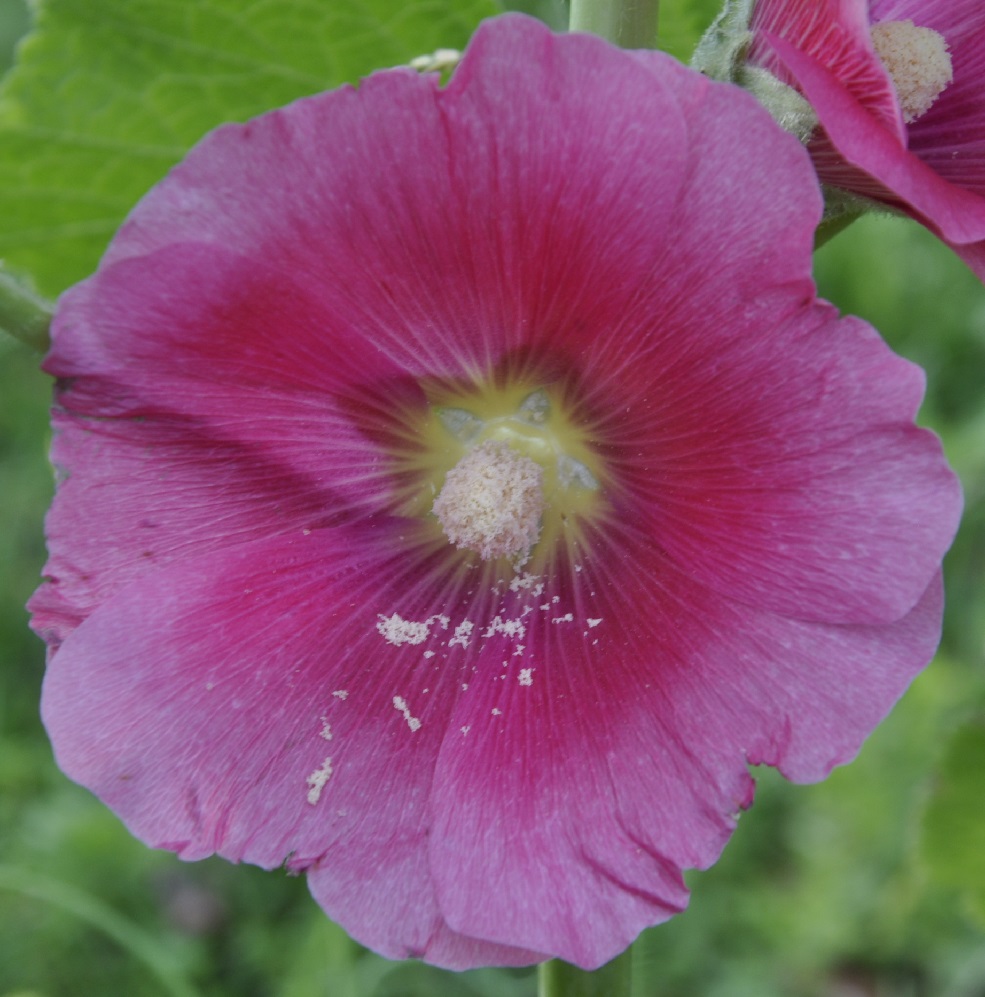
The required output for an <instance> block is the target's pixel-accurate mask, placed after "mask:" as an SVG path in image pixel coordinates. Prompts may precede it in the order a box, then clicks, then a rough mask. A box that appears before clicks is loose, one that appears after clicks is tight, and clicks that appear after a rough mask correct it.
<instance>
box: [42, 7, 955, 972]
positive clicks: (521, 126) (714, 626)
mask: <svg viewBox="0 0 985 997" xmlns="http://www.w3.org/2000/svg"><path fill="white" fill-rule="evenodd" d="M819 215H820V196H819V193H818V190H817V186H816V181H815V179H814V175H813V172H812V170H811V167H810V163H809V159H808V157H807V156H806V154H805V152H804V150H803V148H802V147H801V146H800V145H799V143H797V142H796V141H795V140H794V139H793V138H792V137H791V136H789V135H787V134H785V133H784V132H783V131H782V130H780V129H779V128H777V127H776V126H775V124H774V123H773V121H772V120H771V119H770V118H769V116H768V115H767V114H766V113H765V112H764V111H763V110H762V108H760V107H759V106H758V105H757V104H756V102H755V101H754V100H753V99H752V98H751V97H750V96H749V95H748V94H745V93H743V92H742V91H741V90H739V89H738V88H735V87H731V86H726V85H722V84H718V83H714V82H712V81H709V80H707V79H705V78H703V77H702V76H700V75H699V74H697V73H694V72H692V71H691V70H688V69H685V68H684V67H681V66H679V65H678V64H676V63H675V62H673V61H672V60H670V59H669V58H667V57H665V56H663V55H661V54H658V53H639V54H630V53H627V52H623V51H620V50H618V49H616V48H614V47H612V46H610V45H608V44H607V43H605V42H603V41H601V40H600V39H598V38H593V37H590V36H587V35H570V36H562V37H556V36H554V35H552V34H551V33H550V32H549V31H548V30H547V29H546V28H544V27H543V26H541V25H539V24H538V23H537V22H534V21H531V20H529V19H526V18H523V17H520V16H510V17H504V18H502V19H497V20H494V21H492V22H489V23H487V24H486V25H485V26H483V27H482V28H481V29H480V30H479V31H478V33H477V34H476V36H475V38H474V40H473V42H472V44H471V46H470V48H469V49H468V51H467V53H466V55H465V57H464V61H463V63H462V65H461V66H460V67H459V68H458V70H457V71H456V72H455V75H454V76H453V78H452V80H451V82H450V84H449V85H448V86H447V88H444V89H442V88H440V87H439V84H438V82H437V78H436V77H435V76H433V75H432V76H419V75H418V74H416V73H414V72H412V71H411V70H402V69H397V70H392V71H386V72H381V73H378V74H375V75H373V76H372V77H370V78H369V79H368V80H366V81H364V82H363V83H362V84H361V85H360V87H359V88H358V89H353V88H351V87H344V88H342V89H340V90H338V91H335V92H332V93H327V94H322V95H320V96H316V97H312V98H310V99H306V100H301V101H299V102H297V103H295V104H293V105H291V106H289V107H286V108H284V109H282V110H278V111H274V112H272V113H270V114H267V115H264V116H263V117H261V118H258V119H257V120H255V121H252V122H250V123H248V124H245V125H230V126H226V127H223V128H220V129H219V130H218V131H216V132H214V133H213V134H211V135H210V136H208V137H207V138H206V139H205V140H203V142H202V143H201V144H200V145H199V146H198V147H197V148H196V149H194V150H193V151H192V152H191V153H190V154H189V156H188V157H187V159H186V160H185V161H184V162H183V163H182V164H181V165H180V166H178V167H177V168H176V169H175V170H174V171H173V172H172V173H171V175H170V176H169V177H168V178H167V179H165V180H164V181H163V182H162V183H161V184H160V185H159V186H158V187H157V188H156V189H155V190H153V191H152V192H151V193H150V194H149V195H148V196H147V197H146V199H145V200H144V201H143V202H142V203H141V204H140V205H139V206H138V207H137V208H136V209H135V211H134V212H133V214H132V216H131V217H130V219H129V220H128V222H127V223H126V224H125V226H124V227H123V229H122V230H121V231H120V232H119V234H118V235H117V237H116V238H115V240H114V241H113V244H112V245H111V247H110V249H109V251H108V253H107V255H106V257H105V259H104V260H103V262H102V264H101V266H100V268H99V270H98V272H97V273H96V274H95V275H94V276H93V277H92V278H90V279H89V280H87V281H86V282H84V283H83V284H81V285H79V286H78V287H76V288H74V289H73V290H71V291H69V292H68V293H67V294H66V295H65V296H64V298H63V299H62V301H61V303H60V307H59V311H58V315H57V319H56V321H55V325H54V347H53V350H52V352H51V355H50V356H49V358H48V360H47V362H46V367H47V369H48V370H49V371H50V372H51V373H52V374H53V375H54V376H55V377H57V378H58V385H57V396H56V405H55V410H54V425H55V430H56V436H55V442H54V445H53V456H54V461H55V463H56V465H57V466H58V467H59V468H60V470H61V482H60V484H59V488H58V493H57V496H56V499H55V503H54V506H53V509H52V511H51V513H50V516H49V520H48V531H49V543H50V550H51V557H50V561H49V564H48V566H47V570H46V575H47V579H48V580H47V581H46V583H45V584H44V585H43V587H42V588H41V589H40V590H39V592H38V593H37V594H36V596H35V598H34V600H33V606H32V608H33V611H34V614H35V616H34V625H35V627H36V628H37V629H38V631H39V632H40V633H41V634H43V635H44V636H45V638H46V640H47V641H48V642H49V643H50V645H51V649H52V654H51V660H50V665H49V671H48V674H47V677H46V682H45V688H44V701H43V712H44V718H45V722H46V724H47V726H48V729H49V731H50V734H51V737H52V740H53V742H54V747H55V751H56V753H57V758H58V761H59V764H60V765H61V766H62V767H63V769H64V770H65V771H66V772H67V773H68V774H69V775H70V776H72V777H73V778H75V779H76V780H78V781H79V782H81V783H83V784H84V785H86V786H88V787H90V788H91V789H92V790H93V791H94V792H95V793H97V794H98V795H99V796H100V797H101V798H102V799H103V800H104V801H105V802H106V803H107V804H108V805H109V806H110V807H112V808H113V809H114V810H115V811H116V812H117V813H118V814H119V815H120V816H121V817H122V819H123V820H124V821H125V822H126V823H127V825H128V826H129V828H130V829H131V830H132V831H133V833H134V834H136V835H137V836H139V837H140V838H142V839H143V840H145V841H146V842H148V843H149V844H151V845H154V846H157V847H162V848H170V849H173V850H175V851H176V852H178V853H179V854H180V855H181V856H182V857H183V858H187V859H197V858H201V857H204V856H207V855H211V854H213V853H218V854H220V855H223V856H225V857H226V858H228V859H232V860H235V861H240V860H241V861H247V862H253V863H256V864H258V865H261V866H266V867H274V866H278V865H281V864H284V865H286V866H287V868H288V869H290V870H295V871H302V870H304V871H306V872H307V876H308V880H309V883H310V886H311V889H312V891H313V893H314V896H315V897H316V899H317V900H318V902H319V903H320V904H321V905H322V906H323V907H324V908H325V910H326V911H327V912H328V913H329V914H330V915H331V916H332V917H333V918H335V919H337V920H338V921H339V922H340V923H341V924H342V925H343V926H345V927H346V928H347V929H348V930H349V931H350V932H351V933H352V934H353V935H354V936H355V937H356V938H357V939H359V940H360V941H362V942H364V943H365V944H366V945H369V946H371V947H372V948H374V949H376V950H377V951H378V952H381V953H383V954H384V955H387V956H391V957H406V956H417V957H421V958H424V959H427V960H428V961H430V962H433V963H437V964H439V965H443V966H448V967H454V968H464V967H469V966H476V965H481V964H491V963H498V964H524V963H530V962H533V961H537V960H540V959H543V958H545V957H546V956H560V957H562V958H564V959H566V960H569V961H571V962H574V963H577V964H579V965H581V966H584V967H594V966H597V965H599V964H601V963H602V962H604V961H606V960H608V959H610V958H611V957H613V956H614V955H616V954H617V953H618V952H619V951H620V950H621V949H622V948H623V947H624V946H626V945H627V943H629V942H630V941H631V940H632V939H633V938H634V937H635V935H636V934H637V933H638V932H639V931H640V929H641V928H643V927H644V926H646V925H649V924H653V923H656V922H659V921H661V920H662V919H665V918H667V917H669V916H670V915H671V914H673V913H675V912H676V911H679V910H681V909H682V907H683V906H684V905H685V903H686V899H687V892H686V889H685V886H684V883H683V880H682V876H681V870H682V869H686V868H690V867H705V866H708V865H709V864H710V863H712V862H713V861H714V860H715V858H716V857H717V856H718V854H719V852H720V850H721V848H722V847H723V845H724V843H725V841H726V840H727V838H728V837H729V835H730V834H731V833H732V831H733V829H734V827H735V823H736V819H737V816H738V813H739V811H740V810H741V809H742V808H744V807H746V806H748V805H749V804H750V802H751V800H752V793H753V781H752V779H751V777H750V775H749V772H748V770H747V765H749V764H769V765H776V766H778V767H779V768H780V769H781V770H782V771H783V772H784V773H785V774H786V775H787V776H789V777H790V778H792V779H796V780H813V779H819V778H822V777H823V776H824V775H825V774H826V773H827V772H828V771H829V770H830V769H831V767H832V766H833V765H836V764H838V763H840V762H844V761H846V760H848V759H849V758H851V757H852V756H853V755H854V754H855V752H856V751H857V750H858V748H859V745H860V743H861V742H862V740H863V739H864V738H865V736H866V735H867V734H868V733H869V732H870V731H871V730H872V728H873V726H874V725H875V724H877V723H878V722H879V720H880V719H881V718H882V717H883V716H884V714H885V713H886V712H887V710H888V709H889V708H890V706H891V705H892V703H893V702H894V700H895V699H896V698H897V697H898V696H899V695H900V694H901V692H902V691H903V690H904V688H905V687H906V685H907V683H908V682H909V681H910V680H911V679H912V677H913V676H914V675H915V674H916V672H917V671H918V670H919V669H920V668H922V667H923V666H924V664H925V663H926V662H927V661H928V659H929V658H930V657H931V655H932V654H933V651H934V648H935V645H936V643H937V640H938V632H939V626H940V617H941V586H940V578H939V565H940V559H941V556H942V554H943V552H944V550H945V548H946V547H947V545H948V543H949V541H950V539H951V536H952V533H953V531H954V528H955V522H956V519H957V516H958V506H959V501H960V499H959V494H958V489H957V485H956V483H955V479H954V477H953V476H952V474H951V473H950V471H949V470H948V468H947V466H946V464H945V463H944V460H943V458H942V455H941V451H940V447H939V445H938V442H937V440H936V439H935V438H934V437H933V436H932V435H931V434H930V433H928V432H926V431H924V430H921V429H918V428H916V427H915V426H914V424H913V417H914V413H915V411H916V409H917V406H918V404H919V401H920V398H921V393H922V378H921V374H920V372H919V371H918V370H917V368H915V367H913V366H912V365H911V364H909V363H907V362H906V361H904V360H902V359H900V358H898V357H896V356H895V355H894V354H892V353H891V352H890V351H889V349H888V348H887V347H886V346H885V345H884V344H883V343H882V341H881V340H880V339H879V337H878V336H877V335H876V334H875V332H874V331H873V330H872V329H871V328H869V327H868V326H867V325H865V324H864V323H863V322H861V321H858V320H854V319H843V320H839V319H838V317H837V316H836V314H835V313H834V311H833V309H831V308H830V307H829V306H828V305H826V304H824V303H820V302H818V301H817V300H815V298H814V288H813V284H812V283H811V281H810V277H809V273H810V257H811V240H812V234H813V231H814V227H815V225H816V223H817V220H818V217H819Z"/></svg>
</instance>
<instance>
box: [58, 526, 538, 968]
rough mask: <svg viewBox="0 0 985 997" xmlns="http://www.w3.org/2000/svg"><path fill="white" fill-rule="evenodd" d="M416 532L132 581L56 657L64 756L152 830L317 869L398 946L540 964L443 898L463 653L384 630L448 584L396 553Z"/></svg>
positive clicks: (475, 959) (377, 530) (364, 928)
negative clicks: (458, 928) (435, 836)
mask: <svg viewBox="0 0 985 997" xmlns="http://www.w3.org/2000/svg"><path fill="white" fill-rule="evenodd" d="M397 528H398V527H397V526H395V525H393V524H390V525H389V526H387V525H385V524H377V525H376V526H375V527H374V528H373V529H372V530H370V531H368V532H366V531H363V533H362V534H358V533H353V532H351V531H349V532H346V533H342V532H339V531H332V530H327V531H325V530H320V531H319V530H316V531H313V532H311V533H309V534H307V535H305V534H303V533H301V532H300V531H298V532H295V533H293V534H291V535H288V536H283V537H279V538H274V539H272V540H262V541H257V542H254V543H248V544H244V545H242V546H240V547H237V548H235V549H232V550H220V551H214V552H211V553H209V554H207V555H205V556H204V557H200V558H191V559H187V560H185V561H182V562H180V563H178V564H175V565H172V566H171V567H169V568H166V569H162V570H160V571H157V572H154V573H153V574H151V575H149V576H147V577H145V578H143V579H141V580H140V581H138V582H136V583H135V584H133V585H131V586H128V587H127V588H126V589H124V590H123V591H121V592H120V593H119V594H117V595H116V596H115V597H113V598H112V599H109V600H108V601H107V602H106V603H104V604H103V606H101V607H100V608H99V609H98V610H97V611H96V612H94V613H93V614H92V615H91V616H90V617H89V619H88V620H86V622H85V623H83V624H82V625H81V626H80V627H79V628H78V629H77V630H76V631H75V633H73V634H72V636H71V637H69V638H68V640H67V641H66V642H65V644H64V645H63V646H62V648H61V650H60V652H59V653H58V654H57V655H56V656H55V657H54V659H53V661H52V663H51V666H50V668H49V670H48V673H47V676H46V679H45V686H44V698H43V704H42V706H43V715H44V719H45V723H46V725H47V727H48V730H49V733H50V734H51V737H52V742H53V744H54V747H55V751H56V755H57V758H58V762H59V765H60V766H61V767H62V768H63V770H64V771H65V772H66V773H68V774H69V775H70V776H72V778H74V779H76V780H77V781H79V782H81V783H82V784H83V785H86V786H88V787H89V788H90V789H92V790H93V792H95V793H97V794H98V795H99V796H100V797H101V798H102V799H103V800H104V801H105V802H106V803H107V804H108V805H109V806H111V807H112V808H113V809H114V810H115V811H116V812H117V813H118V814H120V816H121V817H122V818H123V820H124V821H125V822H126V823H127V826H128V827H129V828H130V830H131V831H132V832H133V833H134V834H135V835H136V836H138V837H140V838H142V839H143V840H144V841H146V842H147V843H148V844H150V845H153V846H155V847H162V848H169V849H173V850H174V851H177V852H178V853H179V854H180V855H181V856H182V857H183V858H188V859H195V858H202V857H204V856H207V855H210V854H212V853H218V854H220V855H223V856H224V857H226V858H228V859H232V860H233V861H247V862H253V863H256V864H258V865H261V866H264V867H267V868H272V867H275V866H278V865H282V864H285V863H286V864H287V865H288V866H289V868H291V869H307V868H312V870H313V871H312V873H311V878H312V889H313V891H314V893H315V895H316V897H317V898H318V899H319V900H320V901H321V902H322V903H323V904H324V905H325V907H326V909H327V910H328V912H329V914H331V915H332V916H334V917H335V918H336V919H337V920H338V921H339V922H340V923H341V924H342V925H343V926H344V927H346V928H347V929H348V930H349V931H350V932H351V933H352V934H353V935H354V936H355V937H356V938H358V939H359V940H360V941H362V942H364V943H365V944H367V945H369V946H371V947H373V948H375V949H376V950H377V951H379V952H382V953H383V954H385V955H388V956H390V957H391V958H405V957H408V956H418V957H427V958H429V959H430V961H437V962H444V963H446V964H448V965H451V966H453V967H457V968H461V967H464V966H470V965H475V964H477V963H484V962H501V963H504V964H509V963H513V964H518V963H519V964H523V963H530V962H535V961H538V960H540V959H541V958H543V956H541V955H540V954H538V953H537V952H534V951H530V950H529V947H527V946H523V947H522V948H521V947H520V944H519V943H520V942H521V939H520V938H519V936H518V937H517V938H516V939H515V940H514V943H513V944H512V945H508V946H506V948H504V947H502V946H499V945H495V944H492V945H490V944H488V943H487V942H484V941H481V940H475V939H463V938H460V937H458V936H457V935H456V934H455V933H454V932H452V931H450V930H449V929H448V927H447V925H446V924H445V922H444V919H443V917H442V915H441V914H440V912H439V910H438V908H437V907H436V904H435V900H434V895H433V888H432V885H431V875H430V871H429V868H428V861H427V836H428V829H429V826H430V823H431V803H430V786H431V781H432V777H433V769H434V763H435V759H436V758H437V755H438V751H439V747H440V744H441V742H442V740H443V739H444V738H445V737H447V736H448V715H449V710H450V709H451V707H452V705H453V703H454V700H455V697H456V695H457V694H458V687H459V683H460V680H461V672H462V669H463V664H462V661H461V660H460V659H461V658H462V654H461V653H460V652H459V653H458V655H457V658H458V660H457V661H453V663H452V664H451V666H448V667H444V668H438V667H435V665H434V664H433V663H432V662H431V660H430V659H429V658H427V657H425V656H424V654H423V650H424V648H425V647H427V646H429V645H424V646H423V647H422V646H417V645H413V644H410V643H408V644H405V645H404V646H395V645H393V644H389V643H387V641H386V640H385V639H384V637H383V636H382V635H381V634H380V632H379V631H378V630H377V624H378V622H379V620H380V616H381V615H384V614H385V615H389V613H390V610H392V609H393V608H394V607H395V606H403V605H406V604H407V603H408V602H410V603H415V602H421V601H428V598H429V595H428V593H429V589H428V583H427V577H428V572H427V570H426V569H424V570H423V571H422V563H421V561H420V560H419V559H418V558H414V557H402V558H396V557H393V556H392V555H391V554H390V553H389V552H390V551H392V550H397V551H400V552H401V553H406V552H405V551H403V550H402V549H401V546H400V543H399V542H398V541H397V537H396V529H397ZM400 528H402V529H405V527H400ZM415 569H416V570H415ZM422 578H423V581H422ZM431 594H432V595H433V593H431ZM433 629H434V631H435V633H436V635H437V634H441V635H442V636H443V637H444V639H445V641H447V638H448V636H450V635H449V634H448V633H446V632H445V631H443V630H442V628H441V626H440V624H438V623H434V624H433ZM135 635H137V636H136V640H135ZM434 642H435V643H437V638H436V639H435V641H434ZM452 655H453V656H454V655H455V652H454V651H453V652H452ZM396 696H400V697H401V698H402V700H403V701H405V702H406V703H408V704H411V705H412V707H413V711H414V714H416V716H415V718H414V719H415V721H418V719H419V726H417V727H416V729H411V725H410V723H409V721H408V720H407V719H405V714H404V713H403V712H402V711H401V710H400V709H397V708H395V703H394V698H395V697H396ZM326 735H328V736H326ZM326 759H330V766H329V772H330V774H329V775H328V777H327V778H326V780H325V782H324V785H323V786H321V787H320V788H318V790H317V792H314V794H313V787H312V783H311V781H310V780H311V777H312V776H313V774H315V773H317V772H319V771H323V772H324V771H325V766H326Z"/></svg>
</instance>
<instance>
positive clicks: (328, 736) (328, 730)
mask: <svg viewBox="0 0 985 997" xmlns="http://www.w3.org/2000/svg"><path fill="white" fill-rule="evenodd" d="M321 723H322V728H321V730H320V731H319V732H318V736H319V737H323V738H325V740H326V741H331V740H332V727H331V725H330V724H329V722H328V721H327V720H326V719H325V718H324V717H322V718H321Z"/></svg>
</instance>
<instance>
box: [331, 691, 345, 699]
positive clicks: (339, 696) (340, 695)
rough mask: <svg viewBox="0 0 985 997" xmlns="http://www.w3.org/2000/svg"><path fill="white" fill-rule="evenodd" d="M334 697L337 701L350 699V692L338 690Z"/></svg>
mask: <svg viewBox="0 0 985 997" xmlns="http://www.w3.org/2000/svg"><path fill="white" fill-rule="evenodd" d="M332 695H333V696H334V697H335V698H336V699H348V698H349V690H348V689H336V690H335V692H333V693H332Z"/></svg>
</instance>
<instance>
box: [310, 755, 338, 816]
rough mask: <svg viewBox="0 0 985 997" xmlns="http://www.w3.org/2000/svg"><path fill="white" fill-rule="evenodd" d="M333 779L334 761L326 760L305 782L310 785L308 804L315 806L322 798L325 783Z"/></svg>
mask: <svg viewBox="0 0 985 997" xmlns="http://www.w3.org/2000/svg"><path fill="white" fill-rule="evenodd" d="M331 778H332V759H331V758H326V759H325V761H323V762H322V763H321V766H320V767H319V768H316V769H315V771H314V772H312V773H311V775H309V776H308V778H307V779H306V780H305V782H307V784H308V802H309V803H310V804H311V805H312V806H314V805H315V804H316V803H317V802H318V800H319V799H320V798H321V791H322V790H323V789H324V788H325V783H327V782H328V780H329V779H331Z"/></svg>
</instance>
